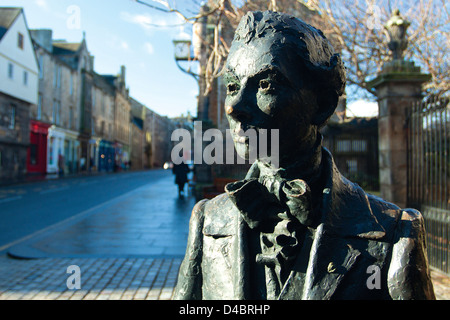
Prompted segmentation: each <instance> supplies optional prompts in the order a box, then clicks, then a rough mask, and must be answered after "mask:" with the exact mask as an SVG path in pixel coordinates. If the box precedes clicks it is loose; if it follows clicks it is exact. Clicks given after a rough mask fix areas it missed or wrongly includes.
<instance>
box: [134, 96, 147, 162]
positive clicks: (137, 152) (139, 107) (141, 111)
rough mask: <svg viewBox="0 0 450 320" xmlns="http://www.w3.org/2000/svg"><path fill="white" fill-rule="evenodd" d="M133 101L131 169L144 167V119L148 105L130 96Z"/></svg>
mask: <svg viewBox="0 0 450 320" xmlns="http://www.w3.org/2000/svg"><path fill="white" fill-rule="evenodd" d="M130 103H131V115H130V118H131V128H130V130H131V153H130V162H131V165H130V167H131V169H133V170H140V169H143V168H144V161H145V160H144V157H145V145H146V135H145V134H144V119H145V114H146V112H147V107H146V106H145V105H143V104H141V103H140V102H139V101H137V100H136V99H133V98H130Z"/></svg>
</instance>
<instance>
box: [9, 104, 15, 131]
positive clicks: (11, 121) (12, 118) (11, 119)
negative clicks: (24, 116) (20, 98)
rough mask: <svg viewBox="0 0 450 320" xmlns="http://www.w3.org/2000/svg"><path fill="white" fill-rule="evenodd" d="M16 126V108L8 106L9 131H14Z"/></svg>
mask: <svg viewBox="0 0 450 320" xmlns="http://www.w3.org/2000/svg"><path fill="white" fill-rule="evenodd" d="M15 126H16V106H15V105H13V104H12V105H10V106H9V129H14V127H15Z"/></svg>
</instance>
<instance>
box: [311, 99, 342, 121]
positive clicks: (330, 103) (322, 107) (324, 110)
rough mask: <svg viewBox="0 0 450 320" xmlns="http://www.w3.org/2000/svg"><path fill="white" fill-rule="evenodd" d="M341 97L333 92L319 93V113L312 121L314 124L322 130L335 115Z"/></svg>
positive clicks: (317, 112)
mask: <svg viewBox="0 0 450 320" xmlns="http://www.w3.org/2000/svg"><path fill="white" fill-rule="evenodd" d="M338 100H339V97H338V95H337V94H336V93H335V92H333V91H332V90H323V91H320V92H317V111H316V113H315V115H314V117H313V119H312V124H314V125H316V126H317V127H319V128H321V127H323V126H324V125H325V123H326V122H327V120H328V119H329V118H330V117H331V116H332V115H333V113H334V111H335V110H336V107H337V104H338Z"/></svg>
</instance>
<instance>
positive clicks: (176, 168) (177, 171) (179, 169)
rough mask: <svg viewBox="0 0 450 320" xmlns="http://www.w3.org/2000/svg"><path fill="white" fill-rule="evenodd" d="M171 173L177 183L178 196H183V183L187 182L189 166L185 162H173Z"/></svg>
mask: <svg viewBox="0 0 450 320" xmlns="http://www.w3.org/2000/svg"><path fill="white" fill-rule="evenodd" d="M172 173H173V174H174V175H175V184H177V185H178V196H179V197H183V196H184V185H185V184H186V182H188V176H187V175H188V173H189V167H188V165H187V164H186V163H184V162H181V163H180V164H173V168H172Z"/></svg>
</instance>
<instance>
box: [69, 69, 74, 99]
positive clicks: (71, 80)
mask: <svg viewBox="0 0 450 320" xmlns="http://www.w3.org/2000/svg"><path fill="white" fill-rule="evenodd" d="M69 86H70V87H69V90H70V91H69V93H70V95H71V96H72V95H73V74H72V72H71V73H70V79H69Z"/></svg>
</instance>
